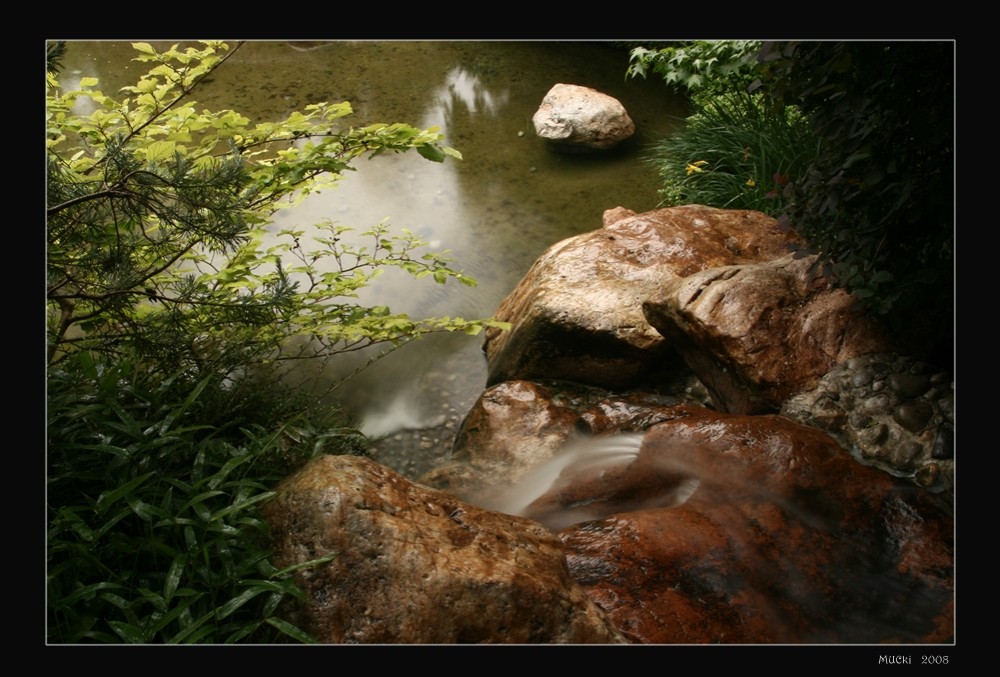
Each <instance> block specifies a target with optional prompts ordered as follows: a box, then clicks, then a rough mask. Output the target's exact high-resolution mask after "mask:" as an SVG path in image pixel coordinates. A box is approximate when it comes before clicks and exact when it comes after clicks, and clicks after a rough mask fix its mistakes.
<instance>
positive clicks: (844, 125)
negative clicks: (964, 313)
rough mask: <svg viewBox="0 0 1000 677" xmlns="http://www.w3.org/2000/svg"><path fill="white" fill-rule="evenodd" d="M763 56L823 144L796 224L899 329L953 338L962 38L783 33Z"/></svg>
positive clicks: (778, 96)
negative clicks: (824, 38)
mask: <svg viewBox="0 0 1000 677" xmlns="http://www.w3.org/2000/svg"><path fill="white" fill-rule="evenodd" d="M760 60H761V63H762V65H763V67H764V69H763V74H762V80H761V84H762V85H763V87H764V89H765V90H766V91H767V92H768V93H769V94H770V96H771V97H772V99H773V101H775V103H777V104H784V105H795V106H797V107H799V108H800V109H801V110H802V111H803V112H804V113H805V114H806V115H807V116H808V117H809V120H810V122H811V124H812V132H813V134H814V135H815V137H816V139H817V141H818V142H819V143H820V147H821V152H820V154H819V155H818V156H817V158H816V159H815V161H814V162H813V163H812V165H811V166H810V167H809V170H808V172H806V175H805V176H804V177H803V179H802V180H801V181H800V182H799V183H798V185H797V187H796V196H797V197H796V200H795V201H794V203H793V204H791V205H790V211H789V221H790V223H791V224H793V225H794V226H795V228H797V229H798V230H799V231H800V232H801V233H802V234H804V235H805V236H806V238H808V240H809V243H810V244H811V246H812V247H813V248H814V249H815V250H816V251H817V252H819V253H820V255H821V256H822V258H823V259H824V260H825V261H826V262H827V263H828V264H829V268H828V269H829V271H830V272H832V273H833V274H834V276H835V277H836V279H837V280H838V281H839V282H840V283H841V284H842V285H844V286H845V287H846V288H847V289H849V290H850V291H852V292H853V293H854V295H855V296H856V297H858V298H860V299H862V300H864V301H865V302H866V303H867V304H868V305H869V306H870V307H871V308H873V309H874V310H876V311H877V312H879V313H882V314H886V315H887V316H888V319H889V320H890V321H891V322H892V323H893V325H894V326H895V327H896V328H897V329H899V330H900V333H901V334H902V333H904V332H905V333H908V332H910V331H911V330H913V329H914V328H920V329H921V331H920V332H918V334H917V335H919V336H920V337H924V336H927V337H928V338H929V341H930V345H931V346H948V345H949V344H950V340H951V336H952V332H953V322H952V315H953V312H954V311H953V307H954V305H953V299H952V296H953V293H954V289H953V263H954V261H953V257H954V246H953V237H954V106H955V99H954V69H955V46H954V44H953V43H951V42H785V43H773V44H768V45H766V46H765V48H764V49H763V50H762V53H761V57H760ZM947 353H950V350H946V351H945V355H947Z"/></svg>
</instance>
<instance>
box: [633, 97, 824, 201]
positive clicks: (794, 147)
mask: <svg viewBox="0 0 1000 677" xmlns="http://www.w3.org/2000/svg"><path fill="white" fill-rule="evenodd" d="M692 107H693V112H692V114H691V115H690V116H688V117H687V118H686V119H685V121H684V124H683V127H682V128H681V129H680V130H679V131H677V132H676V133H675V134H674V135H672V136H670V137H667V138H665V139H662V140H660V141H659V142H657V143H656V144H655V145H654V146H653V147H652V148H651V149H650V152H649V155H648V158H647V161H648V162H649V163H650V164H652V165H653V166H654V167H656V170H657V172H658V174H659V177H660V179H661V182H662V187H661V188H660V190H659V195H660V198H661V204H663V205H664V206H674V205H682V204H704V205H709V206H713V207H721V208H726V209H752V210H757V211H761V212H764V213H766V214H770V215H772V216H775V217H778V216H780V215H781V214H782V213H783V212H784V209H785V208H786V207H787V205H788V204H790V203H791V202H792V201H793V199H794V197H795V185H796V180H798V179H799V178H800V177H802V176H803V175H804V172H805V171H806V169H807V168H808V167H809V165H810V164H811V163H812V162H814V161H815V159H816V157H817V154H818V152H819V145H818V143H817V141H816V139H815V137H814V136H813V135H812V134H811V133H810V128H809V122H808V120H806V119H805V118H804V117H803V116H802V115H801V114H800V113H799V112H798V111H797V110H796V109H795V108H794V107H791V106H787V107H785V108H784V109H783V110H780V111H774V110H772V109H770V108H769V107H768V105H767V101H766V99H764V98H763V97H762V96H760V95H755V94H751V93H747V92H740V91H735V92H727V93H725V94H719V95H717V96H711V97H708V96H701V97H695V98H694V99H693V101H692Z"/></svg>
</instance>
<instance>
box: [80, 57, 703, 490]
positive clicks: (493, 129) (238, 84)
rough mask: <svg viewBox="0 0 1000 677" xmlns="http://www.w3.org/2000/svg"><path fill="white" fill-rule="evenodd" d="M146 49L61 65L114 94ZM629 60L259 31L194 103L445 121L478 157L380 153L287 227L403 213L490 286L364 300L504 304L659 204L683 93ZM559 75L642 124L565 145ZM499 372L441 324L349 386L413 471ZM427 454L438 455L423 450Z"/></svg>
mask: <svg viewBox="0 0 1000 677" xmlns="http://www.w3.org/2000/svg"><path fill="white" fill-rule="evenodd" d="M153 44H155V45H157V46H158V47H166V46H168V45H166V43H153ZM134 56H135V52H134V50H133V49H132V48H131V46H130V45H129V44H128V43H127V42H71V43H69V46H68V51H67V53H66V57H65V58H64V60H63V71H62V78H63V80H64V81H67V84H70V83H69V82H68V81H71V80H72V79H74V78H79V77H81V76H95V77H98V78H99V79H100V81H101V87H102V88H103V89H104V90H105V91H114V90H116V89H117V88H118V87H121V86H123V85H126V84H131V83H133V82H134V81H135V79H136V78H137V77H138V76H139V75H140V74H142V73H143V72H145V68H146V66H145V64H141V63H135V62H131V59H132V58H133V57H134ZM627 65H628V51H627V49H625V48H623V47H621V46H615V45H609V44H607V43H601V42H537V41H534V42H529V41H524V42H522V41H513V42H512V41H496V42H464V41H453V42H442V41H337V42H285V41H260V42H250V43H246V44H244V45H243V46H242V47H241V48H240V49H239V50H238V51H237V52H236V53H235V54H234V55H233V56H232V58H231V59H230V60H229V61H228V62H227V63H226V64H225V65H224V66H223V67H222V68H221V69H219V70H218V71H217V72H216V73H214V74H213V76H212V80H211V82H209V83H207V84H206V85H205V86H203V87H202V88H199V90H198V91H197V92H196V96H195V97H194V98H195V100H196V101H197V102H198V103H199V104H200V105H201V106H203V107H206V108H210V109H221V108H231V109H233V110H236V111H239V112H241V113H243V114H244V115H247V116H248V117H250V118H251V119H253V120H258V119H259V120H275V119H280V118H282V117H284V116H286V115H287V114H288V113H290V112H292V111H294V110H300V109H302V108H303V107H305V106H306V105H307V104H309V103H314V102H320V101H349V102H350V103H351V105H352V107H353V109H354V111H355V113H354V115H353V116H352V118H350V120H351V124H354V125H356V126H363V125H366V124H370V123H374V122H406V123H409V124H413V125H415V126H418V127H422V128H423V127H430V126H433V125H436V126H438V127H439V128H440V129H441V131H442V132H443V133H444V135H445V138H446V141H445V142H446V144H447V145H450V146H452V147H454V148H456V149H458V150H459V151H460V152H461V153H462V155H463V157H464V159H463V160H462V161H453V160H451V159H449V160H448V161H446V162H444V163H440V164H439V163H432V162H428V161H426V160H424V159H422V158H421V157H420V156H418V155H417V154H416V153H408V154H404V155H394V156H379V157H378V158H375V159H373V160H371V161H368V160H364V159H363V160H361V161H360V162H359V163H358V164H357V171H356V172H348V173H346V174H345V177H344V179H343V180H342V181H341V182H340V183H339V185H338V186H337V187H336V188H335V189H333V190H331V191H326V192H323V193H320V194H318V195H314V196H310V198H309V199H308V200H306V201H305V203H304V204H303V205H301V206H300V207H297V208H296V209H295V210H290V211H288V212H284V213H281V214H279V215H278V216H277V218H276V222H277V224H278V225H280V226H291V225H296V226H299V227H303V228H305V227H308V226H309V225H310V224H314V223H317V222H319V221H322V220H324V219H332V220H334V221H336V222H338V223H341V224H343V225H345V226H350V227H352V228H357V229H360V230H363V229H366V228H368V227H371V226H373V225H375V224H377V223H379V222H381V221H382V220H383V219H386V218H388V219H389V223H390V224H391V227H392V229H393V230H395V231H398V230H400V229H403V228H406V229H409V230H411V231H413V232H414V233H416V234H417V235H418V236H420V237H421V238H422V239H424V240H427V241H429V242H430V243H431V245H432V247H433V248H434V249H435V250H438V251H440V250H449V251H450V255H451V256H452V257H453V259H454V261H453V264H452V265H453V267H454V268H456V269H460V270H462V271H464V272H465V273H466V274H468V275H471V276H472V277H474V278H476V279H477V280H478V282H479V284H478V286H476V287H465V286H462V285H460V284H458V283H455V282H449V283H448V284H446V285H436V284H434V283H433V282H430V281H428V280H420V281H414V280H412V278H405V279H404V277H403V276H395V275H388V274H387V275H385V276H384V277H383V278H381V279H380V280H379V284H378V285H376V286H375V287H373V288H372V289H370V290H368V291H367V292H366V294H365V296H364V298H363V300H364V301H366V302H370V303H380V304H385V305H388V306H390V307H391V309H392V310H393V311H394V312H406V313H409V314H410V315H411V316H437V315H448V316H461V317H465V318H473V317H489V316H491V315H492V314H493V313H494V312H495V310H496V307H497V305H498V304H499V303H500V301H501V300H502V299H503V298H504V297H505V296H506V295H507V294H508V293H509V292H510V291H511V290H512V289H513V287H514V286H515V285H516V284H517V282H518V281H519V280H520V279H521V277H522V276H523V275H524V273H525V272H526V271H527V270H528V268H529V267H530V266H531V264H532V263H533V262H534V260H535V259H536V258H537V257H538V255H540V254H541V253H542V252H543V251H544V250H545V249H546V248H547V247H549V246H550V245H552V244H554V243H556V242H558V241H560V240H562V239H564V238H566V237H569V236H572V235H574V234H577V233H581V232H586V231H589V230H593V229H595V228H599V227H601V216H602V214H603V212H604V210H606V209H610V208H613V207H616V206H623V207H626V208H629V209H632V210H635V211H645V210H649V209H653V208H655V207H656V206H657V201H658V197H657V194H656V189H657V187H658V180H657V177H656V173H655V170H654V169H653V168H652V167H650V166H649V165H647V164H646V163H644V162H642V158H643V156H644V154H645V150H646V148H647V147H648V145H649V144H650V143H652V142H653V141H655V140H657V139H659V138H661V137H663V136H665V135H667V134H669V133H670V132H671V131H672V130H673V129H674V128H675V126H676V124H677V121H678V119H679V118H681V117H683V115H684V114H685V111H684V101H683V100H682V99H681V98H680V97H678V96H676V95H675V94H674V93H672V92H671V91H670V90H669V89H668V88H667V87H665V86H664V83H663V82H662V80H660V79H659V78H655V77H654V78H652V79H650V80H649V81H643V80H626V78H625V71H626V68H627ZM556 83H567V84H577V85H585V86H588V87H593V88H595V89H597V90H599V91H602V92H605V93H607V94H610V95H611V96H614V97H616V98H617V99H619V100H620V101H621V102H622V103H623V104H624V105H625V107H626V109H627V110H628V111H629V115H630V116H631V117H632V119H633V120H634V121H635V123H636V129H637V131H636V134H635V136H634V137H633V138H632V139H631V140H630V141H629V142H628V143H626V144H625V145H623V146H622V147H621V148H619V149H616V150H615V151H612V152H610V153H607V154H602V155H599V156H567V155H557V154H554V153H552V152H550V151H549V150H548V149H547V148H546V147H545V146H544V144H543V142H542V141H541V139H539V138H538V137H536V135H535V133H534V128H533V126H532V123H531V117H532V115H533V114H534V112H535V111H536V110H537V108H538V106H539V104H540V103H541V100H542V98H543V97H544V96H545V94H546V92H547V91H548V90H549V89H550V88H551V87H552V85H554V84H556ZM359 359H363V358H359ZM359 364H361V362H358V361H352V360H343V361H340V362H339V363H338V364H337V365H336V366H334V367H328V368H327V369H328V371H325V372H323V373H308V374H306V373H303V374H301V377H302V381H303V382H304V383H305V382H309V381H312V380H314V379H316V378H319V379H320V380H326V381H335V380H338V379H341V378H342V377H343V376H344V375H345V374H346V373H348V372H349V371H350V370H352V369H354V368H356V367H357V366H358V365H359ZM485 380H486V364H485V359H484V357H483V355H482V352H481V338H480V337H471V336H466V335H454V336H451V335H449V336H445V335H435V336H428V337H425V338H422V339H420V340H419V341H415V342H412V343H409V344H407V345H405V346H404V347H402V348H401V349H399V350H397V351H395V352H393V353H391V354H390V355H389V356H387V357H385V358H383V359H381V360H379V361H378V362H376V363H375V364H374V365H373V366H371V367H369V368H367V369H365V370H363V371H362V372H360V373H359V374H358V375H357V376H355V377H353V378H351V379H349V380H347V381H346V382H345V383H343V384H342V385H341V386H339V387H338V388H337V389H336V390H335V391H334V397H335V398H336V399H337V401H338V403H340V404H341V405H342V406H343V407H344V409H345V410H346V411H347V412H348V413H349V414H350V415H351V416H352V417H353V418H354V419H355V420H356V421H357V423H358V424H359V425H361V426H362V427H363V429H364V430H365V431H366V432H368V433H369V434H373V435H378V436H384V437H383V442H384V443H386V444H384V445H383V446H382V447H381V448H382V449H384V450H387V449H389V448H391V449H392V452H391V453H390V452H389V451H385V452H384V453H385V455H386V459H385V460H384V461H383V462H386V463H387V464H388V465H391V466H393V467H395V468H396V469H397V470H400V471H401V472H404V474H407V475H410V476H413V475H417V474H419V473H420V472H422V471H423V470H425V469H427V467H428V464H433V463H434V462H435V460H434V459H440V458H442V457H443V456H446V455H447V452H448V451H449V449H448V448H447V447H448V445H450V439H449V434H453V432H454V428H455V426H456V423H457V421H458V420H460V419H461V417H462V416H464V414H465V412H466V411H468V408H469V407H470V406H471V405H472V404H473V402H474V401H475V398H476V397H477V396H478V395H479V393H480V392H481V391H482V389H483V387H484V384H485ZM420 431H423V432H420ZM428 431H437V432H436V433H434V434H430V433H428ZM392 440H394V442H392V444H388V443H389V442H390V441H392ZM420 454H424V456H427V457H428V458H429V460H427V461H419V460H417V457H418V456H419V455H420ZM380 460H382V459H380Z"/></svg>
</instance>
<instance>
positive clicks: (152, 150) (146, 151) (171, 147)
mask: <svg viewBox="0 0 1000 677" xmlns="http://www.w3.org/2000/svg"><path fill="white" fill-rule="evenodd" d="M176 149H177V144H175V143H174V142H173V141H154V142H153V143H151V144H149V145H148V146H146V147H145V148H143V149H142V150H143V155H145V158H146V162H148V163H150V164H155V163H157V162H161V161H163V160H168V159H170V158H172V157H173V155H174V151H175V150H176Z"/></svg>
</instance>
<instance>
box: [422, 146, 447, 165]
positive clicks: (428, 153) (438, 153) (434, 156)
mask: <svg viewBox="0 0 1000 677" xmlns="http://www.w3.org/2000/svg"><path fill="white" fill-rule="evenodd" d="M417 152H418V153H420V155H421V156H423V157H425V158H427V159H428V160H430V161H431V162H444V158H445V154H444V152H442V150H441V149H440V148H438V147H437V146H435V145H433V144H429V143H425V144H423V145H422V146H417Z"/></svg>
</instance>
